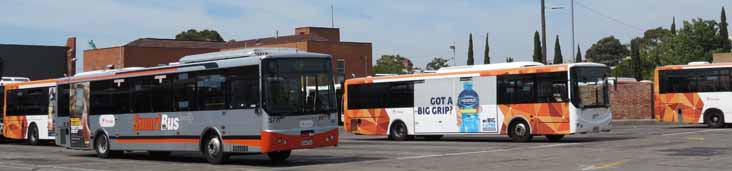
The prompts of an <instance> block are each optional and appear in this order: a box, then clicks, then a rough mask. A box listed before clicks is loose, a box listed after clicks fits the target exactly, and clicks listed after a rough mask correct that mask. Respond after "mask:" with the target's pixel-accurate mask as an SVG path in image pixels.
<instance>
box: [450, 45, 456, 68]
mask: <svg viewBox="0 0 732 171" xmlns="http://www.w3.org/2000/svg"><path fill="white" fill-rule="evenodd" d="M450 50H452V66H455V65H457V64H456V63H455V42H452V45H450Z"/></svg>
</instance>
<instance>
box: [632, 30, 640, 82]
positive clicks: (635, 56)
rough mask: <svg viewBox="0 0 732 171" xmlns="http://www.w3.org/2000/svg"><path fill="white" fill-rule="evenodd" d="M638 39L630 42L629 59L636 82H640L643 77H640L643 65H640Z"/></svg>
mask: <svg viewBox="0 0 732 171" xmlns="http://www.w3.org/2000/svg"><path fill="white" fill-rule="evenodd" d="M640 41H641V39H640V38H635V39H633V40H631V41H630V58H631V59H632V60H633V61H632V67H633V76H634V77H635V79H636V80H642V79H643V76H642V75H641V72H642V69H641V67H642V66H643V64H641V59H640Z"/></svg>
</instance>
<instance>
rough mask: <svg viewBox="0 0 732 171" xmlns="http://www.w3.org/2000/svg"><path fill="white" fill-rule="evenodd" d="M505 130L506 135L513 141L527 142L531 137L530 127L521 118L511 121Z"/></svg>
mask: <svg viewBox="0 0 732 171" xmlns="http://www.w3.org/2000/svg"><path fill="white" fill-rule="evenodd" d="M507 131H508V137H511V140H512V141H513V142H529V141H531V139H532V138H533V136H532V135H531V127H529V124H528V123H526V121H524V120H523V119H519V120H516V121H513V122H511V124H510V125H509V126H508V130H507Z"/></svg>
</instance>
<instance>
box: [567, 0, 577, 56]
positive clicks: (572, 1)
mask: <svg viewBox="0 0 732 171" xmlns="http://www.w3.org/2000/svg"><path fill="white" fill-rule="evenodd" d="M570 1H571V5H570V7H569V8H571V11H572V56H571V58H575V56H577V52H575V50H574V46H575V44H574V0H570ZM575 60H576V59H575ZM574 62H575V63H577V62H580V61H574Z"/></svg>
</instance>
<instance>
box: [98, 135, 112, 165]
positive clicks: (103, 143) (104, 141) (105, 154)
mask: <svg viewBox="0 0 732 171" xmlns="http://www.w3.org/2000/svg"><path fill="white" fill-rule="evenodd" d="M94 151H96V152H97V157H99V158H103V159H106V158H110V157H112V151H111V150H109V137H107V135H106V134H100V135H99V136H97V138H96V139H95V140H94Z"/></svg>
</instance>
